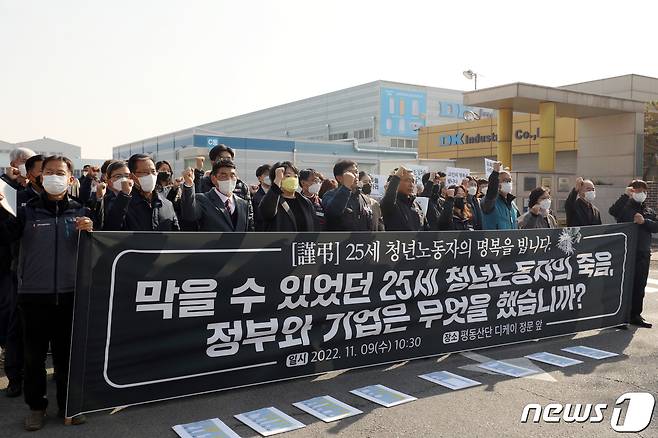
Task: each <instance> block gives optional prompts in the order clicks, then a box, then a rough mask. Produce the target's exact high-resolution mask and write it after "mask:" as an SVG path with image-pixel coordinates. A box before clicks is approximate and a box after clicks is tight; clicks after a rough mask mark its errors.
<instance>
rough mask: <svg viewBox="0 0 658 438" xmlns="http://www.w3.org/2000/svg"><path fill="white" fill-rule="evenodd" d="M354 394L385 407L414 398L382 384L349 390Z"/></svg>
mask: <svg viewBox="0 0 658 438" xmlns="http://www.w3.org/2000/svg"><path fill="white" fill-rule="evenodd" d="M350 392H351V393H352V394H354V395H358V396H359V397H363V398H365V399H366V400H370V401H371V402H375V403H377V404H380V405H382V406H386V407H387V408H390V407H393V406H397V405H400V404H402V403H407V402H410V401H414V400H416V397H412V396H410V395H407V394H404V393H402V392H400V391H396V390H394V389H391V388H388V387H386V386H384V385H371V386H364V387H363V388H358V389H353V390H351V391H350Z"/></svg>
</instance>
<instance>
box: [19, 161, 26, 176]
mask: <svg viewBox="0 0 658 438" xmlns="http://www.w3.org/2000/svg"><path fill="white" fill-rule="evenodd" d="M18 171H19V172H20V173H21V176H27V169H26V168H25V163H23V164H20V165H19V166H18Z"/></svg>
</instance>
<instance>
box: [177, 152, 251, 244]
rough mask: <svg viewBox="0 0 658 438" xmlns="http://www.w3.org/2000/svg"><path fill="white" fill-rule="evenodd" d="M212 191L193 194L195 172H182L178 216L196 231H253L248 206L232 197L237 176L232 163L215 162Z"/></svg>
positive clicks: (237, 198)
mask: <svg viewBox="0 0 658 438" xmlns="http://www.w3.org/2000/svg"><path fill="white" fill-rule="evenodd" d="M210 177H211V179H212V182H213V184H214V186H215V188H214V189H212V190H209V191H208V192H206V193H196V194H195V193H194V170H193V169H187V170H185V171H184V172H183V193H182V196H181V215H182V218H181V219H182V220H183V221H184V222H189V223H195V224H196V225H197V227H198V229H199V231H223V232H233V231H241V232H246V231H253V230H254V220H253V214H252V210H251V203H250V202H249V201H245V200H244V199H242V198H239V197H237V196H235V195H234V194H233V191H234V190H235V183H236V181H237V180H238V175H237V173H236V170H235V164H233V162H232V161H217V162H216V163H215V164H214V165H213V167H212V173H211V176H210Z"/></svg>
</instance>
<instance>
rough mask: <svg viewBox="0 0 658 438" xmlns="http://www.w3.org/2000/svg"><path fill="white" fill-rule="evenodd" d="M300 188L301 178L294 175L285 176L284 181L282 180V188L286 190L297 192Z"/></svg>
mask: <svg viewBox="0 0 658 438" xmlns="http://www.w3.org/2000/svg"><path fill="white" fill-rule="evenodd" d="M298 188H299V179H297V178H296V177H294V176H289V177H287V178H283V181H281V189H282V190H283V191H284V192H289V193H290V192H295V191H297V189H298Z"/></svg>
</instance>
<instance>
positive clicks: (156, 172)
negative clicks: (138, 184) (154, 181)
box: [134, 169, 158, 176]
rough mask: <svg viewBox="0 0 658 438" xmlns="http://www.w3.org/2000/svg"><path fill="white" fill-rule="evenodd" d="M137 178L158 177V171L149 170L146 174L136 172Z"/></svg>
mask: <svg viewBox="0 0 658 438" xmlns="http://www.w3.org/2000/svg"><path fill="white" fill-rule="evenodd" d="M134 174H135V176H146V175H157V174H158V171H157V170H155V169H153V170H147V171H146V172H134Z"/></svg>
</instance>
